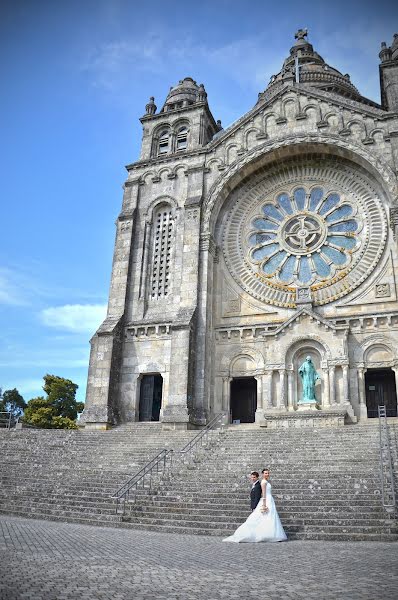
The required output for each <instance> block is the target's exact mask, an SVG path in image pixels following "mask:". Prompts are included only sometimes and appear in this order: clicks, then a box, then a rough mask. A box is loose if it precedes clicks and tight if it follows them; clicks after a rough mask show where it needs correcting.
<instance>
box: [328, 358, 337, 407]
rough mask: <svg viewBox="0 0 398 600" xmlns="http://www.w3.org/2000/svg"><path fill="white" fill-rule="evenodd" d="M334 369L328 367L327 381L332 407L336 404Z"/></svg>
mask: <svg viewBox="0 0 398 600" xmlns="http://www.w3.org/2000/svg"><path fill="white" fill-rule="evenodd" d="M335 375H336V367H329V381H330V396H329V398H330V405H331V406H334V405H335V404H336V382H335V379H336V378H335Z"/></svg>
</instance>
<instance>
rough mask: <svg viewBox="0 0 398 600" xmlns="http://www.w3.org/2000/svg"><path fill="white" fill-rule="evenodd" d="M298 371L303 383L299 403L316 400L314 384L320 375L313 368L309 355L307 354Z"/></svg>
mask: <svg viewBox="0 0 398 600" xmlns="http://www.w3.org/2000/svg"><path fill="white" fill-rule="evenodd" d="M298 372H299V375H300V377H301V382H302V384H303V394H302V398H301V400H300V403H305V402H317V399H316V398H315V384H316V382H317V381H318V379H320V377H319V375H318V373H317V372H316V370H315V367H314V363H313V362H312V358H311V356H307V358H306V359H305V361H304V362H303V364H302V365H301V367H300V368H299V370H298Z"/></svg>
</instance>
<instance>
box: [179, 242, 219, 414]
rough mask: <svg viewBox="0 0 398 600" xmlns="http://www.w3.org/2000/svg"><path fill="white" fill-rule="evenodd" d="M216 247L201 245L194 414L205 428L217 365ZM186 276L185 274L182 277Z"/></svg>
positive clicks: (213, 245)
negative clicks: (214, 344)
mask: <svg viewBox="0 0 398 600" xmlns="http://www.w3.org/2000/svg"><path fill="white" fill-rule="evenodd" d="M215 255H216V246H215V242H214V239H213V238H212V237H211V236H207V237H205V238H202V239H201V240H200V244H199V266H198V270H199V276H198V277H199V278H198V307H197V315H198V316H197V330H196V336H195V351H196V360H197V362H196V371H195V382H194V388H195V413H196V420H195V422H196V423H197V424H202V425H204V424H205V423H206V417H207V412H208V404H209V399H210V389H211V380H212V377H213V367H214V363H213V361H212V360H211V356H212V353H211V352H209V350H208V348H209V346H210V347H212V341H211V339H212V336H211V320H212V314H211V307H212V303H211V298H212V296H211V290H212V288H213V279H214V275H213V272H214V266H215V265H214V260H215ZM183 277H185V273H184V275H183Z"/></svg>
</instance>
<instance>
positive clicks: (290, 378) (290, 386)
mask: <svg viewBox="0 0 398 600" xmlns="http://www.w3.org/2000/svg"><path fill="white" fill-rule="evenodd" d="M287 409H288V410H289V411H292V410H294V371H293V370H290V369H289V370H288V372H287Z"/></svg>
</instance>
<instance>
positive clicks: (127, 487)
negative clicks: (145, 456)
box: [112, 413, 226, 515]
mask: <svg viewBox="0 0 398 600" xmlns="http://www.w3.org/2000/svg"><path fill="white" fill-rule="evenodd" d="M225 415H226V413H220V414H218V415H217V416H216V417H214V418H213V419H212V420H211V421H210V422H209V423H208V424H207V425H206V427H204V428H203V429H202V430H201V431H200V432H199V433H198V434H197V435H195V437H194V438H193V439H192V440H190V442H188V444H186V445H185V446H184V447H183V448H182V449H181V450H177V451H176V452H174V451H173V450H166V449H163V450H161V452H159V454H157V455H156V456H154V458H152V459H151V460H150V461H149V462H148V463H147V464H146V465H144V466H143V467H142V469H141V470H140V471H138V473H136V474H135V475H133V477H131V478H130V479H129V480H128V481H127V482H126V483H125V484H123V485H122V486H121V487H120V488H119V489H118V490H117V492H116V493H115V494H114V495H113V496H112V498H116V513H118V512H119V508H120V505H122V514H123V515H125V513H126V502H128V501H129V500H130V492H131V493H132V495H133V501H134V502H135V501H136V496H137V491H138V486H139V485H140V484H142V488H143V489H144V488H145V481H146V478H148V480H149V486H148V487H149V490H151V489H152V475H153V472H154V471H155V469H156V475H159V471H160V470H161V476H165V474H166V471H167V468H168V469H169V470H171V468H172V465H173V454H174V456H176V454H177V455H181V456H183V457H185V455H188V453H189V452H192V450H193V448H195V447H196V446H197V445H198V444H199V442H200V443H201V445H203V439H204V438H206V442H207V441H208V435H209V432H210V431H211V430H213V429H214V427H215V425H217V424H218V423H220V422H221V427H220V431H222V430H223V425H224V423H223V419H224V417H225Z"/></svg>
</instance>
